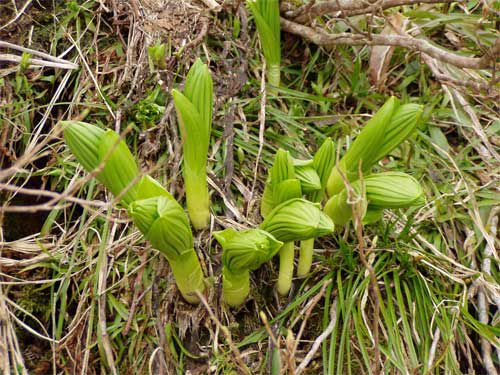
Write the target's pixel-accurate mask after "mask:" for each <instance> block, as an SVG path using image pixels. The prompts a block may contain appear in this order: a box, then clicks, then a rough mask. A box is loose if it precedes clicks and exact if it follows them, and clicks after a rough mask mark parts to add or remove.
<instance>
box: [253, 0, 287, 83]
mask: <svg viewBox="0 0 500 375" xmlns="http://www.w3.org/2000/svg"><path fill="white" fill-rule="evenodd" d="M248 7H249V8H250V11H251V12H252V15H253V17H254V20H255V24H256V25H257V31H258V33H259V38H260V44H261V47H262V52H263V53H264V57H265V59H266V66H267V80H268V82H269V83H270V84H271V86H273V87H274V88H276V87H279V85H280V66H281V28H280V9H279V0H248ZM271 92H274V90H271Z"/></svg>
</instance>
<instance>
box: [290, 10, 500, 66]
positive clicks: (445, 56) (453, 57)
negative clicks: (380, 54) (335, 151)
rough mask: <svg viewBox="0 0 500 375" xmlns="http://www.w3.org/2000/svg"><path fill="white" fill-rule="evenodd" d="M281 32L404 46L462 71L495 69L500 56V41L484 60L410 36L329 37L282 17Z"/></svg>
mask: <svg viewBox="0 0 500 375" xmlns="http://www.w3.org/2000/svg"><path fill="white" fill-rule="evenodd" d="M281 29H282V30H283V31H286V32H289V33H291V34H295V35H299V36H301V37H303V38H305V39H307V40H309V41H311V42H313V43H314V44H317V45H320V46H325V45H335V44H347V45H352V46H359V45H369V46H396V47H403V48H407V49H409V50H411V51H418V52H421V53H425V54H427V55H429V56H432V57H434V58H435V59H437V60H439V61H441V62H445V63H448V64H452V65H455V66H457V67H460V68H469V69H486V68H492V67H494V65H495V61H496V58H497V57H498V56H499V55H500V38H498V39H497V40H496V41H495V44H494V45H493V47H492V48H491V49H490V50H489V51H488V52H487V53H485V54H484V55H483V56H482V57H467V56H462V55H458V54H456V53H453V52H450V51H446V50H444V49H442V48H439V47H436V46H435V45H434V44H431V43H430V42H428V41H427V40H425V39H417V38H413V37H410V36H401V35H380V34H372V35H371V38H368V37H367V36H366V35H361V34H354V33H339V34H329V33H327V32H325V31H320V30H315V29H313V28H311V27H309V26H304V25H301V24H299V23H296V22H292V21H289V20H287V19H285V18H281Z"/></svg>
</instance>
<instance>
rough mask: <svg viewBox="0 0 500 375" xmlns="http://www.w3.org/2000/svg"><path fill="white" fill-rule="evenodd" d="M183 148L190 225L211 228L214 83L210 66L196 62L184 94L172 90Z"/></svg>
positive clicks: (188, 77) (199, 61)
mask: <svg viewBox="0 0 500 375" xmlns="http://www.w3.org/2000/svg"><path fill="white" fill-rule="evenodd" d="M172 96H173V98H174V104H175V108H176V112H177V117H178V119H179V128H180V133H181V138H182V145H183V166H184V168H183V171H182V172H183V177H184V184H185V190H186V202H187V208H188V212H189V216H190V218H191V222H192V223H193V226H194V227H195V228H196V229H202V228H204V227H206V226H207V225H208V222H209V218H210V211H209V205H210V197H209V194H208V185H207V158H208V148H209V145H210V134H211V129H212V111H213V83H212V77H211V76H210V72H209V70H208V67H207V66H206V65H205V64H203V63H202V62H201V60H199V59H198V60H196V62H195V63H194V64H193V66H192V67H191V69H190V70H189V73H188V75H187V77H186V83H185V87H184V93H181V92H180V91H178V90H173V91H172Z"/></svg>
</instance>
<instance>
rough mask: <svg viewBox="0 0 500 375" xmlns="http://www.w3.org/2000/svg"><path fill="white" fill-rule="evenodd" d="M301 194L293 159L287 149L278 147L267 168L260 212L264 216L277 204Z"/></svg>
mask: <svg viewBox="0 0 500 375" xmlns="http://www.w3.org/2000/svg"><path fill="white" fill-rule="evenodd" d="M301 196H302V190H301V184H300V181H299V180H298V179H297V178H296V176H295V168H294V165H293V159H292V157H291V156H290V153H289V152H288V151H285V150H282V149H279V150H278V151H277V152H276V155H275V157H274V163H273V166H272V167H271V169H270V170H269V177H268V178H267V181H266V186H265V188H264V193H263V195H262V200H261V206H260V213H261V215H262V217H264V218H265V217H266V216H267V215H268V214H269V213H270V212H271V210H272V209H273V208H274V207H276V206H277V205H278V204H280V203H282V202H284V201H286V200H289V199H291V198H299V197H301Z"/></svg>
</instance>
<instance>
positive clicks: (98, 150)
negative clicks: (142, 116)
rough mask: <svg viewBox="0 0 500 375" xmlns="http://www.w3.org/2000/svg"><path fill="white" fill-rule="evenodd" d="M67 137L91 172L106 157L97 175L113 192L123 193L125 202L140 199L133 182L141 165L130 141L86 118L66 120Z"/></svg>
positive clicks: (66, 140) (64, 124)
mask: <svg viewBox="0 0 500 375" xmlns="http://www.w3.org/2000/svg"><path fill="white" fill-rule="evenodd" d="M62 125H63V127H64V140H65V142H66V144H67V145H68V147H69V149H70V150H71V152H72V153H73V155H75V157H76V159H77V160H78V162H79V163H80V164H82V165H83V167H84V168H85V169H86V170H87V171H88V172H93V171H94V170H95V169H96V168H98V167H99V166H100V164H101V163H102V162H103V161H105V164H104V167H103V169H102V170H101V171H100V172H99V173H98V174H97V175H96V178H97V180H98V181H100V182H101V183H102V184H103V185H104V186H106V188H108V189H109V190H110V191H111V192H112V193H113V195H115V196H118V195H120V194H121V193H122V192H123V191H125V189H128V190H127V191H126V193H124V194H123V195H122V197H121V200H122V201H123V202H124V203H125V204H129V203H131V202H132V201H133V200H135V199H136V191H135V187H134V186H131V184H132V183H133V181H134V180H135V179H137V178H138V176H139V168H138V166H137V163H136V161H135V159H134V156H133V155H132V153H131V152H130V150H129V148H128V147H127V145H126V143H125V142H124V141H123V140H120V136H119V135H118V134H117V133H115V132H114V131H112V130H102V129H100V128H98V127H97V126H94V125H91V124H87V123H84V122H74V121H64V122H62Z"/></svg>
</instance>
